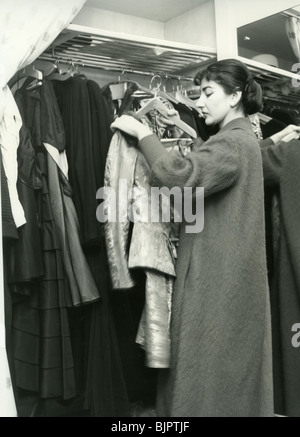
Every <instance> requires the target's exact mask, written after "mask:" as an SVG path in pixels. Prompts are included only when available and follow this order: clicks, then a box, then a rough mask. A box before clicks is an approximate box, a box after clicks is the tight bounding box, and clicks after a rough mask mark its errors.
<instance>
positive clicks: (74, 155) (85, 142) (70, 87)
mask: <svg viewBox="0 0 300 437" xmlns="http://www.w3.org/2000/svg"><path fill="white" fill-rule="evenodd" d="M53 85H54V90H55V94H56V97H57V99H58V105H59V109H60V112H61V115H62V120H63V124H64V128H65V134H66V152H67V158H68V163H69V180H70V184H71V187H72V190H73V201H74V205H75V209H76V213H77V215H78V220H79V229H80V241H81V244H82V245H83V246H84V247H85V246H87V245H93V244H97V243H100V242H101V229H100V224H99V223H98V222H97V220H96V212H95V211H96V209H97V200H96V193H97V190H98V189H99V188H101V187H98V186H97V181H96V172H95V167H96V166H97V163H95V155H94V153H93V131H92V120H91V108H90V100H89V91H88V87H87V79H86V78H83V77H81V76H80V77H76V76H75V77H72V78H70V79H68V80H66V81H64V82H59V81H53ZM102 126H103V125H102ZM106 129H107V127H106Z"/></svg>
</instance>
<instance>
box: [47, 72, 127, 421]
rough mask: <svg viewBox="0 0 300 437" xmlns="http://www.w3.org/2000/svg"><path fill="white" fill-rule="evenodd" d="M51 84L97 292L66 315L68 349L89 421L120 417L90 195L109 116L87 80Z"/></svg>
mask: <svg viewBox="0 0 300 437" xmlns="http://www.w3.org/2000/svg"><path fill="white" fill-rule="evenodd" d="M53 85H54V90H55V93H56V96H57V99H58V104H59V108H60V111H61V113H62V118H63V123H64V128H65V134H66V152H67V156H68V164H69V181H70V185H71V187H72V191H73V199H74V206H75V210H76V213H77V215H78V219H79V227H80V232H81V241H82V243H83V244H84V254H85V256H86V259H87V262H88V265H89V267H90V269H91V272H92V275H93V277H94V278H95V281H96V285H97V287H98V289H99V290H100V293H101V300H100V301H99V302H95V303H94V304H93V305H91V306H89V307H87V308H86V307H85V308H84V311H80V308H78V309H75V310H76V313H77V314H74V317H72V320H73V323H72V325H73V327H72V332H74V334H76V333H77V334H76V341H75V342H74V343H75V344H74V345H73V350H74V349H75V348H76V355H78V356H79V357H78V360H77V361H80V362H81V367H82V369H83V370H82V373H83V374H84V378H85V384H84V393H83V395H84V407H85V408H86V409H88V410H89V411H90V414H91V416H95V417H126V416H129V415H130V406H129V400H128V394H127V387H126V384H125V379H124V375H123V368H122V361H121V357H120V355H119V345H118V339H117V334H116V332H115V326H114V319H113V314H112V304H111V298H110V292H111V289H110V281H109V277H108V266H107V252H106V246H105V240H104V230H103V225H101V224H100V223H99V222H98V221H97V218H96V206H97V203H96V202H97V201H96V193H97V190H98V189H99V188H101V187H103V186H104V169H105V160H106V153H107V150H108V144H107V142H109V141H110V138H111V135H112V133H111V132H110V131H109V130H110V124H111V121H110V120H112V118H111V113H110V112H109V109H108V106H107V104H106V101H105V99H104V97H103V95H102V93H101V89H100V87H99V85H97V84H96V83H95V82H93V81H88V80H87V79H85V78H82V77H74V78H72V79H69V80H67V81H65V82H58V81H54V83H53ZM99 90H100V92H99ZM101 175H102V176H101ZM63 180H64V182H66V181H65V179H63ZM78 311H79V312H78ZM78 337H80V340H79V339H78ZM80 345H82V349H84V356H83V357H82V351H81V353H80V350H78V349H80Z"/></svg>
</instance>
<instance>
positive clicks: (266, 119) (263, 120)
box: [257, 112, 272, 124]
mask: <svg viewBox="0 0 300 437" xmlns="http://www.w3.org/2000/svg"><path fill="white" fill-rule="evenodd" d="M257 115H258V117H259V121H260V122H261V123H262V124H266V123H269V121H271V120H272V117H269V116H268V115H265V114H262V113H261V112H258V114H257Z"/></svg>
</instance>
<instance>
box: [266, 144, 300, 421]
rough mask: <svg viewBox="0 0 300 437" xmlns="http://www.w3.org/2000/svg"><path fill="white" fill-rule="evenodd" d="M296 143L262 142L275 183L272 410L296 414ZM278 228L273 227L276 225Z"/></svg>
mask: <svg viewBox="0 0 300 437" xmlns="http://www.w3.org/2000/svg"><path fill="white" fill-rule="evenodd" d="M299 145H300V142H299V141H298V140H294V141H292V142H290V143H288V144H286V143H280V144H278V145H274V144H273V143H272V141H271V140H270V139H269V140H266V141H264V142H263V143H262V149H261V150H262V157H263V166H264V178H265V183H266V185H267V187H269V186H270V187H273V186H276V187H279V197H278V200H279V202H278V207H279V218H280V220H279V226H280V227H279V235H277V233H275V235H274V234H273V239H274V240H275V244H274V252H273V256H274V270H273V272H272V273H273V274H272V277H271V282H270V295H271V309H272V334H273V367H274V400H275V413H276V414H279V415H284V416H289V417H299V416H300V402H299V391H300V378H299V375H300V373H299V369H300V359H299V358H300V357H299V350H298V348H296V347H294V346H293V344H292V337H293V335H294V334H293V331H292V328H293V326H294V324H296V323H299V320H300V305H299V287H300V277H299V263H300V248H299V238H298V235H299V230H298V223H299V216H300V205H299V193H300V186H299V168H300V149H299ZM276 229H277V226H276V228H275V230H276Z"/></svg>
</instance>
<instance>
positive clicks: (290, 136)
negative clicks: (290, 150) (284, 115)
mask: <svg viewBox="0 0 300 437" xmlns="http://www.w3.org/2000/svg"><path fill="white" fill-rule="evenodd" d="M299 136H300V126H296V125H294V124H290V125H289V126H287V127H286V128H284V129H283V130H282V131H280V132H278V133H277V134H274V135H273V136H271V137H270V138H271V140H272V141H273V142H274V144H277V143H279V142H280V141H284V142H285V143H287V142H289V141H292V140H296V139H298V138H299Z"/></svg>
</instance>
